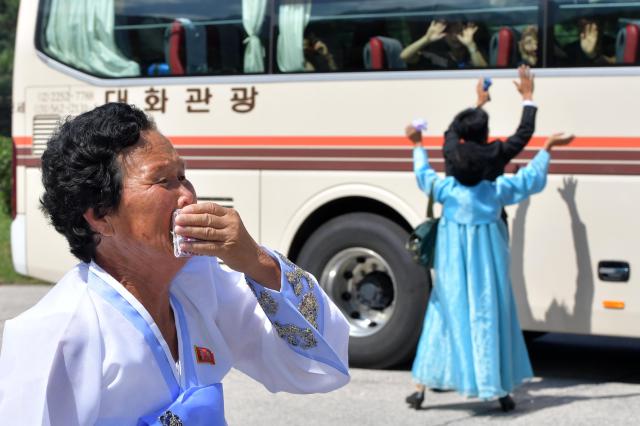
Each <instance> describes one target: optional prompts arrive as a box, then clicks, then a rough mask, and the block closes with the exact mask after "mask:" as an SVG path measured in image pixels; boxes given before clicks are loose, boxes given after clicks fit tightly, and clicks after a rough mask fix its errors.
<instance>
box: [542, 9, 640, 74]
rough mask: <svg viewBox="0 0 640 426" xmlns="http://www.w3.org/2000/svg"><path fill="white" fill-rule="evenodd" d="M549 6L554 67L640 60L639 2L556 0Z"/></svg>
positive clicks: (635, 61)
mask: <svg viewBox="0 0 640 426" xmlns="http://www.w3.org/2000/svg"><path fill="white" fill-rule="evenodd" d="M550 7H551V9H550V10H551V11H552V13H551V17H552V21H551V25H552V34H553V48H552V50H551V51H550V65H551V66H560V67H600V66H610V65H633V64H638V63H639V61H638V59H639V58H638V57H639V52H638V32H639V31H638V29H639V28H640V5H639V4H638V2H629V1H616V0H607V1H606V2H605V1H593V0H554V1H552V2H550Z"/></svg>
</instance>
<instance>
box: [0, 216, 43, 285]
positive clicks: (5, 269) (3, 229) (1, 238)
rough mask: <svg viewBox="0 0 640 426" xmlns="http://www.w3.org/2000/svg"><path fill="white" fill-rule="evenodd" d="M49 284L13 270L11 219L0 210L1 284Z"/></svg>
mask: <svg viewBox="0 0 640 426" xmlns="http://www.w3.org/2000/svg"><path fill="white" fill-rule="evenodd" d="M9 283H21V284H22V283H24V284H47V283H46V282H44V281H40V280H38V279H35V278H31V277H25V276H24V275H20V274H18V273H17V272H16V271H14V270H13V264H12V263H11V217H10V215H9V214H8V213H7V212H6V210H5V209H4V208H0V284H9Z"/></svg>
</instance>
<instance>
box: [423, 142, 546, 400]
mask: <svg viewBox="0 0 640 426" xmlns="http://www.w3.org/2000/svg"><path fill="white" fill-rule="evenodd" d="M413 154H414V155H413V160H414V172H415V175H416V179H417V181H418V186H419V187H420V188H421V189H422V190H423V191H424V192H425V193H427V195H428V194H429V193H430V191H431V188H432V185H433V196H434V197H435V201H436V202H438V203H441V204H442V205H443V210H442V216H441V219H440V223H439V225H438V237H437V242H436V255H435V264H434V269H435V281H434V286H433V290H432V292H431V298H430V300H429V305H428V307H427V312H426V316H425V319H424V324H423V329H422V335H421V337H420V342H419V344H418V350H417V353H416V358H415V361H414V363H413V370H412V374H413V377H414V379H415V380H416V381H417V382H419V383H421V384H423V385H426V386H427V387H431V388H439V389H452V390H456V391H458V392H459V393H461V394H463V395H467V396H473V397H480V398H483V399H490V398H496V397H502V396H504V395H506V394H507V393H509V392H511V391H512V390H513V388H514V387H516V386H517V385H519V384H520V383H522V382H523V381H524V380H526V379H528V378H530V377H531V376H532V375H533V373H532V370H531V363H530V361H529V356H528V354H527V348H526V346H525V343H524V339H523V336H522V331H521V330H520V324H519V322H518V315H517V312H516V305H515V302H514V297H513V291H512V289H511V279H510V276H509V241H508V236H507V229H506V226H505V224H504V222H503V221H502V220H501V219H500V211H501V209H502V207H503V206H505V205H509V204H516V203H518V202H520V201H522V200H524V199H525V198H527V197H528V196H530V195H531V194H535V193H537V192H540V191H541V190H542V189H543V188H544V186H545V184H546V176H547V169H548V165H549V153H548V152H547V151H545V150H541V151H540V152H539V153H538V154H537V155H536V156H535V158H534V159H533V160H532V161H531V162H530V163H529V165H528V166H527V167H524V168H522V169H520V170H519V171H518V173H517V174H516V175H515V176H513V177H506V176H500V177H498V179H496V180H495V181H481V182H480V183H478V184H477V185H475V186H464V185H462V184H460V183H459V182H458V181H457V180H456V179H455V178H454V177H452V176H448V177H446V178H444V179H441V178H439V177H438V176H437V174H436V173H435V171H434V170H433V169H432V168H431V167H430V166H429V162H428V158H427V153H426V151H425V150H424V149H423V148H421V147H417V148H415V149H414V152H413Z"/></svg>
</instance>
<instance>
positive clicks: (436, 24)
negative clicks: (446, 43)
mask: <svg viewBox="0 0 640 426" xmlns="http://www.w3.org/2000/svg"><path fill="white" fill-rule="evenodd" d="M445 28H447V24H446V23H445V22H444V21H431V24H429V28H428V29H427V32H426V33H425V34H424V35H423V36H422V37H420V38H419V39H418V40H416V41H414V42H413V43H411V44H410V45H408V46H407V47H405V48H404V50H402V52H400V59H402V60H403V61H405V62H406V63H407V64H415V63H416V62H418V58H419V56H420V51H421V50H422V49H424V48H425V47H426V46H427V45H429V44H431V43H433V42H434V41H438V40H440V39H442V38H443V37H444V36H445V32H444V30H445Z"/></svg>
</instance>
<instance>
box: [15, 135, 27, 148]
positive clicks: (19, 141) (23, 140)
mask: <svg viewBox="0 0 640 426" xmlns="http://www.w3.org/2000/svg"><path fill="white" fill-rule="evenodd" d="M31 139H32V137H31V136H14V137H13V143H14V144H16V146H25V145H27V146H28V145H32V142H31Z"/></svg>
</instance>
